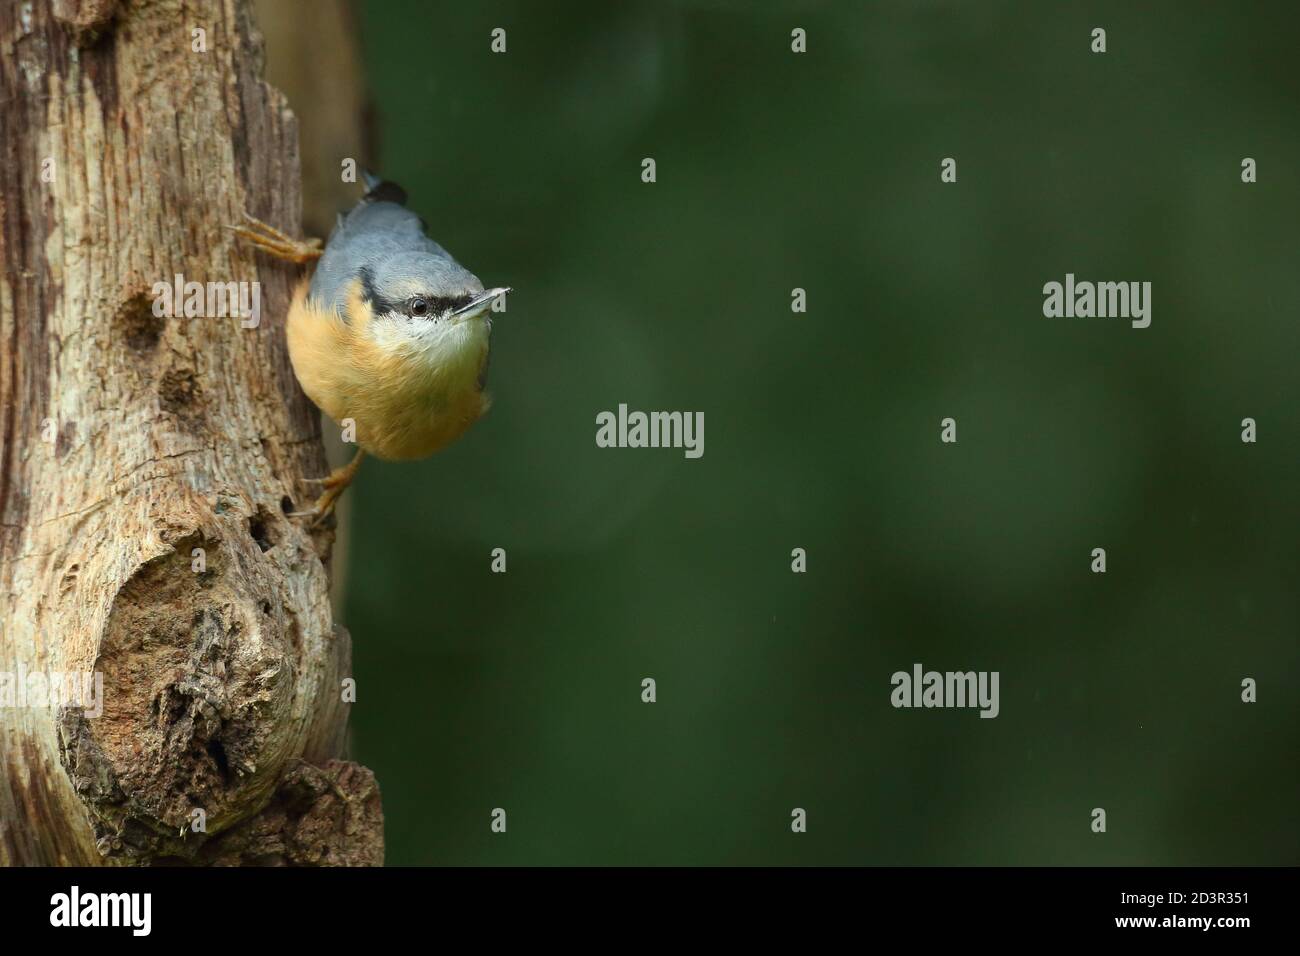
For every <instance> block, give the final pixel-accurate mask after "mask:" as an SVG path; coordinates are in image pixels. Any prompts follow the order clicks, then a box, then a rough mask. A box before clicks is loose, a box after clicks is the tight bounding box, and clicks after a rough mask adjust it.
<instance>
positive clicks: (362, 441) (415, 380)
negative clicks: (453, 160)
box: [229, 172, 512, 524]
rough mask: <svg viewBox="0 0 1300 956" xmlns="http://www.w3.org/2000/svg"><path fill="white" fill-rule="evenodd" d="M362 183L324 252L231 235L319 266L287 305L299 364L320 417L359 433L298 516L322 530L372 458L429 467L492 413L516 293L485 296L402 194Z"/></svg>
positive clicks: (260, 228) (311, 243) (244, 233)
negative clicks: (495, 371) (493, 356)
mask: <svg viewBox="0 0 1300 956" xmlns="http://www.w3.org/2000/svg"><path fill="white" fill-rule="evenodd" d="M363 180H364V183H365V186H366V192H365V194H364V195H363V196H362V198H361V200H360V201H359V202H358V203H357V204H356V206H354V207H353V208H352V209H351V210H350V211H349V212H347V213H340V214H339V217H338V221H337V223H336V224H335V226H334V229H333V230H332V231H331V232H330V235H329V238H328V239H327V240H326V241H325V243H324V244H323V246H322V244H321V241H320V240H319V239H306V240H299V239H294V238H292V237H290V236H288V235H287V234H285V233H284V232H282V231H281V230H279V229H276V228H275V227H274V226H271V225H269V224H267V223H265V222H262V221H261V220H260V219H257V218H255V217H254V216H251V215H249V214H248V213H244V217H243V220H244V221H243V224H242V225H239V226H231V227H229V228H231V229H232V230H233V231H234V232H235V233H236V234H237V235H239V236H240V237H241V238H243V239H244V240H246V241H248V242H249V243H251V244H252V245H253V246H254V247H255V248H257V249H260V250H262V251H263V252H265V253H267V254H269V255H272V256H275V257H276V258H279V259H283V260H286V261H288V262H293V263H297V264H300V265H301V264H308V263H315V264H316V265H315V271H314V273H313V274H312V275H311V276H310V278H304V279H303V280H301V281H300V282H299V283H298V285H297V287H296V288H295V290H294V293H293V298H292V300H291V302H290V305H289V313H288V318H287V321H286V337H287V340H288V345H289V361H290V363H291V364H292V365H293V371H294V375H295V376H296V377H297V379H298V382H299V384H300V385H301V386H302V389H303V391H304V392H305V393H306V394H307V397H308V398H310V399H311V400H312V402H313V403H315V405H316V406H317V407H318V408H319V409H320V410H321V411H322V412H324V413H325V414H326V415H328V416H329V417H330V418H331V419H333V420H334V421H335V422H336V423H339V424H341V425H342V424H344V423H347V422H351V423H352V424H353V425H354V426H355V437H356V442H357V446H358V447H357V452H356V455H355V456H354V457H353V458H352V460H351V462H349V463H348V464H346V465H344V466H342V467H341V468H337V469H335V470H334V471H333V472H332V473H331V474H330V475H329V476H328V477H326V478H321V479H308V480H309V481H311V482H313V483H315V484H319V485H321V486H322V489H323V490H322V493H321V495H320V497H319V498H318V499H317V500H316V502H315V505H314V506H313V507H312V508H311V509H310V510H308V511H303V512H293V513H292V515H291V517H309V518H311V519H312V523H313V524H315V523H319V522H320V521H322V520H324V519H325V517H327V516H328V515H329V514H330V513H331V512H332V511H333V509H334V506H335V504H336V503H337V502H338V499H339V496H341V495H342V494H343V492H344V491H345V490H346V489H347V487H348V486H349V485H350V484H351V483H352V480H353V479H354V478H355V477H356V474H357V470H358V468H360V466H361V461H362V459H363V458H364V457H365V456H366V455H367V454H368V455H371V456H373V457H375V458H379V459H381V460H386V461H412V460H416V459H421V458H427V457H428V456H430V455H432V454H434V453H435V452H438V451H441V450H442V449H443V448H446V447H447V446H448V445H450V444H451V443H452V442H454V441H455V440H456V439H457V438H459V437H460V436H461V435H463V434H464V433H465V432H466V430H468V429H469V427H470V426H471V425H473V424H474V423H475V422H476V421H478V419H479V418H481V417H482V416H483V415H484V414H485V413H486V412H487V410H488V408H489V407H491V404H492V400H491V397H490V396H489V394H488V392H487V390H486V385H487V371H488V355H489V351H490V348H491V338H492V312H493V308H494V303H496V302H497V301H498V300H499V299H502V297H503V296H505V295H506V294H507V293H509V292H511V291H512V290H511V289H510V288H509V287H497V288H491V289H488V288H485V287H484V285H483V283H482V282H480V281H479V279H478V277H477V276H475V275H474V274H473V273H472V272H470V271H469V270H468V269H466V268H465V267H464V266H462V265H461V264H460V263H459V262H457V261H456V260H455V259H454V258H452V256H451V254H450V253H448V252H447V250H446V249H444V248H443V247H442V246H440V245H438V243H436V242H434V241H433V240H432V239H430V238H429V236H428V228H427V226H426V224H425V222H424V220H422V219H421V218H420V217H419V216H418V215H416V214H415V213H414V212H412V211H411V210H410V209H408V208H407V207H406V201H407V194H406V191H405V190H404V189H402V187H401V186H398V185H397V184H396V183H393V182H391V181H388V180H385V179H382V178H380V177H378V176H375V175H372V174H370V173H368V172H367V173H363Z"/></svg>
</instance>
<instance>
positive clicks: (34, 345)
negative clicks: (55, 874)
mask: <svg viewBox="0 0 1300 956" xmlns="http://www.w3.org/2000/svg"><path fill="white" fill-rule="evenodd" d="M198 31H202V33H200V32H198ZM261 58H262V57H261V49H260V39H259V38H257V36H256V34H255V32H254V28H253V24H252V22H251V17H250V15H249V12H248V7H247V4H246V2H245V0H185V2H184V3H181V2H176V0H33V2H31V3H24V4H18V3H5V4H0V63H2V66H0V78H2V83H3V87H2V89H0V259H2V260H3V264H4V270H3V280H2V284H0V608H2V610H0V863H4V864H94V863H101V862H125V863H130V862H136V863H159V862H182V861H192V862H198V863H289V864H338V863H350V864H373V863H379V862H382V856H383V842H382V812H381V809H380V800H379V792H378V788H377V786H376V784H375V781H374V777H373V775H372V774H371V773H370V772H369V771H368V770H366V769H365V768H363V767H359V766H357V765H355V764H352V763H348V762H346V761H343V760H341V759H339V758H340V757H341V756H342V754H341V750H342V747H343V738H344V729H345V723H346V719H347V706H348V705H347V704H346V703H344V702H343V696H342V693H341V688H340V685H341V683H342V681H343V680H344V678H346V677H348V676H349V674H350V668H351V664H350V646H349V639H348V636H347V634H346V632H344V631H342V630H341V629H339V628H336V627H334V625H333V624H332V621H331V616H330V605H329V598H328V560H329V548H330V545H331V541H332V533H331V532H329V531H321V532H316V533H314V534H313V533H312V532H310V531H308V530H306V529H305V528H304V526H303V524H302V523H301V521H299V520H297V519H289V518H286V517H285V513H286V512H289V511H293V510H295V509H296V508H297V507H298V506H299V505H300V504H301V503H302V502H303V501H304V500H306V501H308V502H309V501H310V489H308V488H307V487H305V486H303V485H302V483H301V479H302V478H304V477H311V476H319V475H321V474H324V473H325V459H324V456H323V452H322V448H321V441H320V429H319V424H318V418H317V415H316V413H315V410H314V409H313V408H312V407H311V405H310V403H309V402H308V401H307V400H306V398H305V397H304V396H303V394H302V392H301V390H300V389H299V387H298V385H297V382H296V381H295V379H294V377H293V372H292V370H291V368H290V366H289V362H288V358H287V353H286V349H285V341H284V327H283V318H284V313H285V309H286V307H287V304H288V299H289V291H290V286H291V284H292V282H293V280H294V278H295V276H294V273H293V271H292V270H291V269H289V268H287V267H285V266H283V265H281V264H279V263H275V262H272V261H269V260H264V259H254V257H253V255H252V254H251V253H250V252H249V251H248V250H247V249H246V248H244V247H241V246H240V245H238V244H237V242H236V240H235V239H234V237H233V236H232V234H231V233H230V232H229V231H228V230H226V229H224V228H223V227H224V226H225V225H226V224H229V223H237V222H238V221H239V218H240V215H241V213H242V212H243V211H244V210H245V209H247V210H248V211H249V212H251V213H252V214H253V215H255V216H257V217H259V218H261V219H263V220H265V221H267V222H270V223H274V224H277V225H279V226H280V227H281V228H286V229H287V230H288V231H290V232H296V231H297V230H296V224H297V221H298V218H299V216H300V205H301V199H300V194H299V165H298V148H297V131H296V125H295V120H294V118H293V115H292V114H291V113H290V112H289V110H288V108H287V106H286V104H285V102H284V100H283V98H282V97H281V96H280V94H279V93H277V92H276V91H275V90H273V89H271V88H270V87H268V86H267V85H266V84H265V83H264V82H263V81H262V80H261ZM177 275H180V276H182V277H183V281H184V282H198V283H204V284H206V283H223V284H224V283H242V282H247V283H253V282H257V283H260V286H259V287H258V289H259V291H260V306H261V321H260V322H259V323H258V324H257V325H256V326H255V327H251V322H252V318H251V317H250V318H247V319H243V320H241V319H240V318H232V317H221V316H219V315H212V314H209V313H210V312H211V311H212V306H213V304H214V303H213V300H212V298H211V297H208V296H205V301H204V305H205V307H206V308H205V309H204V313H205V315H204V316H203V317H175V318H173V317H168V316H162V317H159V316H158V315H156V314H155V312H156V310H155V308H154V306H155V303H156V302H157V300H158V299H159V294H160V293H159V289H160V287H156V284H157V283H165V284H170V285H174V284H175V281H176V276H177ZM246 288H247V289H251V288H252V287H251V286H249V287H246ZM226 291H233V290H232V289H231V288H229V287H228V288H227V290H226ZM184 304H185V303H184V302H174V303H172V306H173V308H174V309H175V311H176V312H177V313H179V314H181V315H182V316H183V306H184ZM217 311H218V312H220V311H222V309H221V308H220V307H219V302H218V308H217ZM88 674H98V675H102V682H103V683H102V686H103V697H102V714H98V715H96V714H95V713H94V706H93V698H92V701H91V702H90V703H91V706H90V707H88V708H80V707H77V706H74V705H73V704H72V703H70V702H69V701H67V700H63V701H62V702H61V703H60V704H59V705H58V706H51V705H50V699H49V697H48V696H47V697H46V698H45V701H44V705H42V703H41V701H40V700H39V697H40V695H39V694H37V693H34V691H36V690H39V689H40V685H41V684H42V683H47V681H44V680H43V678H45V677H48V676H51V675H53V676H54V677H56V678H58V677H62V676H64V675H88ZM32 675H42V679H36V678H33V676H32ZM6 695H7V696H6ZM196 811H201V813H196ZM200 825H202V826H203V828H204V829H199V827H200Z"/></svg>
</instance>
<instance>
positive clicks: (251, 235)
mask: <svg viewBox="0 0 1300 956" xmlns="http://www.w3.org/2000/svg"><path fill="white" fill-rule="evenodd" d="M226 228H227V229H229V230H230V231H231V232H233V233H234V234H235V235H237V236H239V237H240V238H242V239H245V240H247V241H248V242H249V243H250V244H252V245H253V246H255V247H256V248H258V249H261V250H262V251H263V252H265V253H267V254H268V255H272V256H275V257H276V258H277V259H284V260H286V261H288V262H296V263H298V264H299V265H301V264H303V263H305V262H315V261H316V260H317V259H319V258H320V257H321V254H322V253H323V252H324V249H322V248H321V241H320V240H319V239H294V238H292V237H291V236H287V235H285V234H284V233H283V232H281V231H280V230H279V229H276V228H275V227H274V226H272V225H268V224H267V223H264V222H262V220H260V219H256V218H254V217H253V216H250V215H249V214H248V213H244V225H242V226H227V227H226Z"/></svg>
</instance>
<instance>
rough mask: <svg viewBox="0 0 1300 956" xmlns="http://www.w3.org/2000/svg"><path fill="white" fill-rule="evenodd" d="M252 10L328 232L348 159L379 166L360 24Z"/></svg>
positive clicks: (270, 0)
mask: <svg viewBox="0 0 1300 956" xmlns="http://www.w3.org/2000/svg"><path fill="white" fill-rule="evenodd" d="M253 12H254V14H255V16H256V18H257V26H258V29H260V30H261V32H262V36H263V37H264V38H265V41H266V79H267V81H268V82H270V83H271V84H272V85H273V86H274V87H275V88H276V89H278V90H280V91H281V92H283V93H284V95H285V96H287V97H288V98H289V102H290V103H292V104H294V106H295V107H296V108H297V112H298V143H299V145H300V147H301V154H302V188H303V202H302V225H303V229H304V231H305V232H306V233H307V234H308V235H312V236H328V235H329V233H330V230H331V229H333V228H334V220H335V217H336V216H337V215H338V214H339V212H340V211H345V210H348V209H351V208H352V206H354V205H355V204H356V201H357V198H358V196H359V195H360V189H361V187H360V186H359V185H358V183H357V178H359V177H354V178H353V179H352V181H351V182H348V181H345V180H344V177H343V168H342V163H343V160H345V159H350V160H352V161H353V163H354V164H355V166H356V170H358V171H359V170H361V169H367V168H369V169H379V168H380V167H378V166H377V165H376V164H375V163H374V161H373V157H374V152H373V141H374V135H373V129H372V126H373V124H372V122H371V118H372V115H373V114H372V111H371V109H370V103H369V100H368V99H367V97H366V83H365V77H364V74H363V70H362V67H361V53H360V37H359V32H360V26H361V25H360V23H359V22H358V18H357V17H356V15H355V11H354V10H353V9H352V5H351V3H349V2H348V0H313V3H312V13H311V16H310V17H304V16H303V11H302V7H301V6H300V5H299V4H297V3H286V2H285V0H254V3H253ZM306 104H313V107H314V108H306ZM324 424H325V429H324V435H323V437H324V440H325V455H326V457H327V458H328V459H329V462H330V464H331V465H332V466H340V465H345V464H347V463H348V462H349V461H351V460H352V456H353V455H354V454H355V453H356V446H355V445H351V444H348V443H346V442H344V441H343V439H342V437H341V435H340V433H339V430H338V428H337V427H332V423H329V422H328V420H325V422H324ZM352 501H353V496H352V495H351V494H346V495H344V496H343V497H342V498H340V499H339V503H338V506H337V507H336V508H335V509H334V514H335V517H336V519H337V527H336V531H335V534H336V537H335V539H334V549H333V554H332V557H333V572H334V573H333V575H332V577H333V581H332V583H331V588H330V601H331V604H332V605H333V607H334V614H335V616H336V617H339V618H341V617H342V616H343V609H344V601H343V598H344V587H343V586H344V582H345V580H346V578H347V571H348V556H349V554H350V552H351V547H350V537H351V530H352V521H351V519H352Z"/></svg>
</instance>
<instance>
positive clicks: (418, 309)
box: [411, 299, 429, 316]
mask: <svg viewBox="0 0 1300 956" xmlns="http://www.w3.org/2000/svg"><path fill="white" fill-rule="evenodd" d="M428 314H429V303H428V302H425V301H424V300H423V299H412V300H411V315H417V316H419V315H428Z"/></svg>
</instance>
